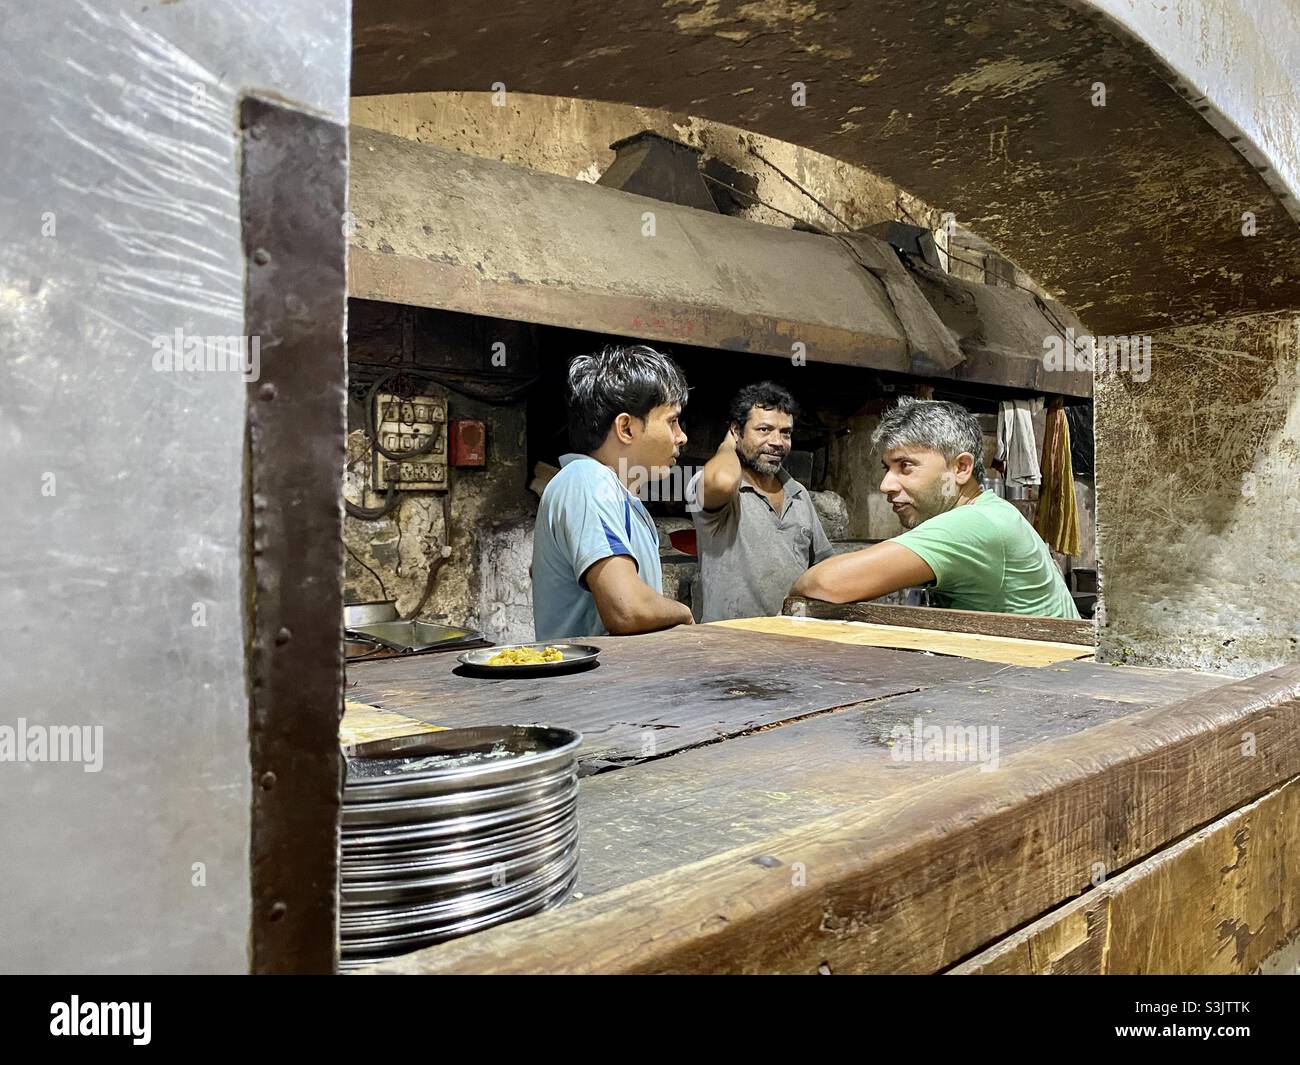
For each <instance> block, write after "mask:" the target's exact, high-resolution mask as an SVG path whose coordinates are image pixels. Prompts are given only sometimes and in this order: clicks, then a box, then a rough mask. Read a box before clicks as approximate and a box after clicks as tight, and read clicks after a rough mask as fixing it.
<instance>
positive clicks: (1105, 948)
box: [949, 778, 1300, 976]
mask: <svg viewBox="0 0 1300 1065" xmlns="http://www.w3.org/2000/svg"><path fill="white" fill-rule="evenodd" d="M1297 934H1300V778H1298V779H1292V780H1290V781H1288V782H1287V783H1286V784H1285V785H1283V786H1282V787H1281V788H1278V789H1277V790H1275V791H1271V792H1269V793H1268V794H1267V795H1265V796H1264V797H1263V798H1262V799H1259V800H1258V801H1256V802H1253V803H1249V804H1247V805H1246V806H1243V807H1241V808H1240V809H1237V810H1233V811H1232V812H1231V813H1229V814H1228V815H1227V816H1225V817H1222V818H1220V819H1219V820H1217V821H1215V822H1214V823H1213V824H1211V825H1208V826H1207V827H1205V828H1203V829H1201V830H1200V831H1199V832H1194V833H1192V835H1190V836H1188V837H1187V838H1186V839H1182V840H1179V841H1178V842H1177V843H1175V844H1174V845H1173V846H1171V847H1167V848H1165V849H1164V850H1162V851H1160V852H1159V853H1158V854H1156V855H1154V856H1152V857H1150V858H1148V859H1146V860H1145V861H1143V862H1140V863H1138V864H1137V865H1135V866H1133V868H1131V869H1126V870H1124V871H1123V872H1122V873H1120V874H1119V875H1117V876H1115V877H1113V878H1111V879H1108V880H1105V881H1103V882H1102V883H1101V884H1100V885H1099V886H1098V887H1097V889H1096V890H1094V891H1089V892H1088V893H1087V894H1086V895H1083V896H1082V897H1080V898H1078V899H1075V900H1074V901H1073V902H1068V903H1066V904H1065V905H1064V906H1061V907H1060V908H1058V909H1056V910H1053V911H1052V912H1051V913H1050V914H1048V915H1047V916H1045V917H1043V918H1041V919H1039V920H1037V921H1035V922H1034V923H1033V924H1031V925H1029V926H1028V927H1027V928H1023V929H1021V930H1020V931H1018V932H1015V933H1013V934H1012V935H1010V936H1008V937H1007V938H1006V939H1004V940H1002V941H1001V942H999V943H996V944H994V945H993V946H992V947H989V948H988V949H986V950H984V951H981V952H980V953H979V954H977V955H976V956H975V957H973V958H971V959H970V960H968V961H965V962H962V963H961V964H960V965H957V966H955V967H954V968H952V969H950V970H949V972H950V973H951V974H952V975H959V976H972V975H997V974H1032V975H1039V974H1053V973H1055V974H1080V973H1083V974H1092V975H1105V974H1113V975H1133V974H1144V973H1168V974H1178V975H1193V974H1198V973H1203V974H1234V973H1236V974H1245V973H1251V972H1254V971H1255V970H1256V969H1258V968H1259V967H1260V965H1262V964H1263V962H1264V961H1265V959H1267V958H1268V956H1269V955H1270V954H1272V953H1273V952H1274V951H1275V950H1277V949H1278V948H1279V947H1281V946H1282V945H1283V944H1285V943H1287V942H1288V941H1290V940H1291V939H1292V938H1293V937H1294V936H1296V935H1297Z"/></svg>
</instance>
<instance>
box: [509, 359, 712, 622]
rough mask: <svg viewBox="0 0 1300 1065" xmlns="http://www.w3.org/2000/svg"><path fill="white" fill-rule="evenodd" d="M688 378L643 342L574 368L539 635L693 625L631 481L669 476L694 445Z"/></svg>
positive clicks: (540, 530) (538, 574) (539, 574)
mask: <svg viewBox="0 0 1300 1065" xmlns="http://www.w3.org/2000/svg"><path fill="white" fill-rule="evenodd" d="M686 391H687V386H686V378H685V377H684V376H683V375H682V372H681V370H680V369H679V368H678V366H677V364H676V363H675V362H673V360H672V359H670V358H668V356H666V355H663V354H661V353H659V352H657V351H655V350H654V349H653V348H650V347H647V346H645V345H643V344H636V345H631V346H628V347H607V348H605V349H604V350H602V351H600V352H598V353H597V354H594V355H581V356H579V357H578V358H576V359H574V360H573V362H572V363H571V364H570V365H569V442H570V444H571V446H572V447H573V448H574V453H572V454H568V455H562V456H561V457H560V466H561V469H560V472H559V473H558V474H557V475H556V476H555V477H554V478H553V479H552V480H551V482H550V483H549V484H548V485H547V486H546V489H545V491H544V492H543V493H542V501H541V505H540V507H539V508H538V512H537V527H536V531H535V533H534V538H533V565H532V577H533V624H534V628H535V630H536V634H537V635H536V638H537V639H538V640H539V641H541V640H556V639H560V638H562V637H566V636H599V635H603V634H605V633H610V634H612V635H616V636H617V635H631V634H633V633H640V632H654V631H656V630H658V629H666V628H671V627H672V626H674V625H689V624H691V623H692V620H693V619H692V617H691V610H690V607H688V606H686V605H684V604H682V603H679V602H677V601H676V600H673V599H669V598H667V597H666V596H664V595H663V594H662V592H663V574H662V570H661V569H660V565H659V533H658V531H657V530H656V528H655V524H654V520H653V519H652V518H651V517H650V514H649V512H648V511H647V510H646V508H645V505H644V504H643V503H642V502H641V500H639V499H638V498H636V496H635V495H633V494H632V492H630V491H629V490H628V485H629V484H630V483H640V482H644V481H646V480H659V479H661V478H662V477H663V476H665V475H666V474H667V472H668V469H669V468H670V467H671V466H672V465H673V464H674V463H675V462H676V461H677V455H678V453H679V451H680V449H681V447H682V445H683V444H685V443H686V434H685V433H684V432H682V428H681V424H680V417H681V412H682V407H683V406H684V405H685V403H686Z"/></svg>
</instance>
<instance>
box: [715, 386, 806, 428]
mask: <svg viewBox="0 0 1300 1065" xmlns="http://www.w3.org/2000/svg"><path fill="white" fill-rule="evenodd" d="M754 407H762V408H763V409H764V410H779V411H781V412H782V413H783V414H788V415H790V417H791V418H794V419H796V420H798V418H799V404H798V403H796V402H795V400H794V396H792V395H790V393H789V391H788V390H787V389H784V388H782V387H781V386H780V385H778V384H776V383H775V382H773V381H759V382H758V384H755V385H746V386H745V387H744V388H742V389H741V390H740V391H739V392H737V393H736V395H735V398H733V399H732V401H731V409H730V410H729V411H728V412H727V424H728V425H729V426H730V425H734V426H735V427H736V428H737V429H741V430H743V429H744V428H745V423H746V422H747V421H748V420H749V412H750V411H751V410H752V409H753V408H754Z"/></svg>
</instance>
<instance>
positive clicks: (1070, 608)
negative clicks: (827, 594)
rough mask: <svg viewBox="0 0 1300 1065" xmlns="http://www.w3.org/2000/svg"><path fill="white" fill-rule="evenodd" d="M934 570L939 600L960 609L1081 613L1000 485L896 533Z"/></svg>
mask: <svg viewBox="0 0 1300 1065" xmlns="http://www.w3.org/2000/svg"><path fill="white" fill-rule="evenodd" d="M894 542H895V543H898V544H902V545H903V546H904V547H906V548H908V549H909V550H911V551H914V552H916V554H918V555H920V556H921V558H923V559H924V560H925V562H926V564H927V565H928V566H929V567H930V568H931V569H932V570H934V576H935V581H934V585H933V586H932V587H933V589H934V599H935V601H936V605H938V606H941V607H947V608H949V609H952V610H991V611H995V612H996V613H999V614H1033V615H1035V616H1037V617H1050V618H1077V617H1078V616H1079V612H1078V611H1077V610H1076V609H1075V608H1074V600H1073V599H1072V598H1071V596H1070V592H1069V589H1068V588H1066V587H1065V581H1064V580H1063V579H1062V578H1061V572H1060V570H1058V569H1057V568H1056V563H1055V562H1053V561H1052V555H1051V552H1049V551H1048V550H1047V544H1045V543H1043V539H1042V537H1041V536H1039V535H1038V533H1037V532H1035V531H1034V527H1033V526H1032V525H1030V524H1029V522H1027V521H1025V519H1024V516H1023V515H1022V514H1021V513H1020V511H1018V510H1017V509H1016V508H1015V507H1013V506H1012V505H1011V504H1010V503H1008V502H1007V501H1006V500H1005V499H1002V498H1001V497H1000V496H998V495H995V494H994V493H993V492H981V493H980V495H979V496H978V497H976V499H975V502H973V503H966V504H963V505H962V506H959V507H953V508H952V510H947V511H944V512H943V513H942V514H936V515H935V516H934V517H933V518H929V519H927V520H926V521H923V522H921V524H920V525H918V526H917V527H916V528H915V529H908V530H907V531H906V532H903V533H899V535H898V536H896V537H894Z"/></svg>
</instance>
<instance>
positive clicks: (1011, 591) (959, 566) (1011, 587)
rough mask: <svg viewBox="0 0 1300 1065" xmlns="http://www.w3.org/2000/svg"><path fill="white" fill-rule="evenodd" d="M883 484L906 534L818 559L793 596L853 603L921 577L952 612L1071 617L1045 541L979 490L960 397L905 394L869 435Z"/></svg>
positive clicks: (973, 438)
mask: <svg viewBox="0 0 1300 1065" xmlns="http://www.w3.org/2000/svg"><path fill="white" fill-rule="evenodd" d="M872 443H873V444H874V445H875V446H876V447H878V448H880V450H881V465H882V466H883V467H884V470H885V473H884V478H883V479H882V480H881V482H880V490H881V492H883V493H884V494H885V497H886V498H887V499H888V500H889V502H890V505H891V506H892V507H893V509H894V513H895V514H897V515H898V520H899V522H900V523H901V524H902V526H903V529H904V530H905V531H904V532H902V533H900V534H899V535H898V536H895V537H894V538H893V539H892V540H885V541H883V542H881V543H878V544H875V545H873V546H871V547H868V548H864V549H863V550H861V551H854V552H852V553H850V554H846V555H837V556H835V557H834V558H832V559H830V560H828V561H826V562H823V563H822V564H821V565H818V566H814V567H813V568H812V569H810V570H808V572H807V573H805V574H803V576H801V577H800V578H799V579H798V580H797V581H796V582H795V585H794V589H793V590H794V594H795V595H805V596H808V597H809V598H810V599H824V600H826V601H828V602H831V603H850V602H860V601H864V600H870V599H877V598H879V597H880V596H882V595H887V594H889V593H890V592H895V591H898V590H899V589H900V588H910V587H912V586H914V585H920V584H927V585H930V586H931V587H932V588H933V590H934V598H935V600H936V605H937V606H941V607H948V608H950V609H953V610H986V611H993V612H995V613H1000V614H1032V615H1036V616H1039V617H1053V618H1077V617H1078V616H1079V612H1078V610H1076V609H1075V606H1074V599H1073V597H1072V596H1071V595H1070V592H1069V590H1068V589H1067V588H1066V587H1065V581H1064V580H1063V579H1062V577H1061V572H1060V570H1058V569H1057V568H1056V563H1055V562H1053V561H1052V556H1051V553H1050V552H1049V551H1048V550H1047V544H1045V543H1044V542H1043V538H1042V537H1041V536H1039V535H1038V533H1037V532H1035V531H1034V527H1033V526H1032V525H1030V524H1029V522H1027V521H1025V519H1024V517H1023V516H1022V515H1021V513H1020V511H1018V510H1017V509H1016V508H1015V507H1013V506H1012V505H1011V504H1010V503H1008V502H1007V501H1006V500H1005V499H1002V498H1000V497H999V496H997V495H995V494H994V493H993V492H985V491H982V490H981V488H980V477H981V476H982V474H983V472H984V464H983V461H982V458H981V456H982V454H983V451H984V436H983V433H982V432H981V431H980V427H979V422H977V421H976V420H975V418H974V416H973V415H972V414H971V413H970V412H969V411H967V410H965V409H964V408H963V407H959V406H958V405H957V404H956V403H945V402H941V401H937V400H917V399H911V398H906V399H902V400H900V401H899V403H898V406H896V407H895V408H894V409H893V410H891V411H889V412H888V413H887V414H886V415H885V416H884V417H883V418H882V419H881V422H880V426H879V427H878V428H877V430H876V432H875V433H874V434H873V436H872Z"/></svg>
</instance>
